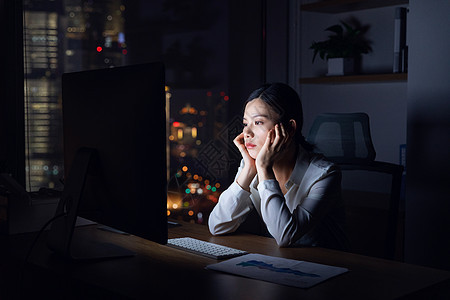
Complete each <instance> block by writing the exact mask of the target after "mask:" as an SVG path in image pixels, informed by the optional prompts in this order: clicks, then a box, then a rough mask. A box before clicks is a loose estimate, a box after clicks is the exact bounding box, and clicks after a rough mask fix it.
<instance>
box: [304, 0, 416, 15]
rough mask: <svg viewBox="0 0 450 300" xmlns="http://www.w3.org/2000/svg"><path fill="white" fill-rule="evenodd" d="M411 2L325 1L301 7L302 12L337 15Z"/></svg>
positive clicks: (396, 0)
mask: <svg viewBox="0 0 450 300" xmlns="http://www.w3.org/2000/svg"><path fill="white" fill-rule="evenodd" d="M408 3H409V0H323V1H319V2H314V3H309V4H303V5H301V8H300V9H301V10H302V11H312V12H321V13H329V14H337V13H343V12H348V11H355V10H363V9H371V8H378V7H385V6H394V5H402V4H408Z"/></svg>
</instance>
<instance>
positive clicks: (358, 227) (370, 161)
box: [307, 113, 403, 259]
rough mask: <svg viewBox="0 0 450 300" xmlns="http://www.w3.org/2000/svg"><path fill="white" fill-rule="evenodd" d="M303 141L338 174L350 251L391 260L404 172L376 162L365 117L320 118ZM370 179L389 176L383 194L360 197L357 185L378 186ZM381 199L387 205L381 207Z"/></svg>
mask: <svg viewBox="0 0 450 300" xmlns="http://www.w3.org/2000/svg"><path fill="white" fill-rule="evenodd" d="M307 141H308V142H310V143H311V144H313V145H314V146H315V152H318V153H322V154H324V155H325V156H326V157H327V158H328V159H329V160H331V161H333V162H335V163H337V164H338V165H339V166H340V168H341V170H342V171H343V173H342V176H343V183H342V190H343V198H344V202H345V205H346V214H347V233H348V234H349V238H350V243H351V244H352V245H351V246H352V249H351V250H352V251H353V252H356V253H360V254H365V255H371V256H379V257H384V258H388V259H393V258H395V255H396V253H395V251H396V245H397V244H398V243H397V239H398V238H397V227H398V215H399V202H400V187H401V181H402V172H403V166H401V165H396V164H391V163H386V162H379V161H375V156H376V153H375V149H374V146H373V143H372V138H371V134H370V126H369V116H368V115H367V114H366V113H325V114H320V115H318V116H317V118H316V119H315V120H314V122H313V125H312V126H311V129H310V131H309V134H308V137H307ZM349 171H350V173H349ZM351 171H356V172H358V175H357V177H358V180H354V178H355V177H354V176H353V175H351V173H353V172H351ZM367 172H368V173H367ZM369 173H373V174H380V176H382V177H383V176H386V175H388V176H390V183H389V182H388V183H387V184H385V186H386V189H385V190H386V191H387V192H385V191H383V192H380V190H381V189H380V190H377V192H373V191H363V189H362V188H361V184H360V183H358V182H357V181H360V180H363V181H364V182H365V183H366V184H369V185H374V184H379V182H378V180H379V179H374V177H373V175H370V174H369ZM383 174H384V175H383ZM386 199H387V205H382V203H384V202H385V201H386ZM374 203H376V205H374ZM376 235H378V236H376ZM380 235H381V236H380Z"/></svg>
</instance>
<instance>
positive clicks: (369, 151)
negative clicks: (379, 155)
mask: <svg viewBox="0 0 450 300" xmlns="http://www.w3.org/2000/svg"><path fill="white" fill-rule="evenodd" d="M307 140H308V142H310V143H311V144H313V145H314V146H315V148H316V152H319V153H323V154H324V155H325V156H326V157H327V158H328V159H330V160H331V161H334V162H337V163H348V164H358V163H368V162H371V161H374V160H375V155H376V153H375V149H374V147H373V144H372V138H371V135H370V126H369V116H368V115H367V114H366V113H325V114H320V115H318V116H317V118H316V119H315V120H314V123H313V125H312V126H311V129H310V131H309V134H308V137H307Z"/></svg>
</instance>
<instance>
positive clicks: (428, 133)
mask: <svg viewBox="0 0 450 300" xmlns="http://www.w3.org/2000/svg"><path fill="white" fill-rule="evenodd" d="M409 3H410V5H409V7H410V13H409V21H408V32H409V33H408V34H409V36H408V38H409V74H408V128H407V130H408V132H407V144H408V146H407V147H408V148H407V189H406V216H405V218H406V221H405V226H406V227H405V260H406V262H408V263H414V264H422V265H427V266H432V267H437V268H445V269H450V255H449V253H450V181H449V180H450V176H449V172H450V84H449V80H450V68H449V67H450V57H449V54H448V49H450V18H449V17H448V12H449V11H450V2H449V1H440V0H432V1H422V0H410V1H409Z"/></svg>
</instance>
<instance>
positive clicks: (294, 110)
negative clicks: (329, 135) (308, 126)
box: [244, 83, 314, 151]
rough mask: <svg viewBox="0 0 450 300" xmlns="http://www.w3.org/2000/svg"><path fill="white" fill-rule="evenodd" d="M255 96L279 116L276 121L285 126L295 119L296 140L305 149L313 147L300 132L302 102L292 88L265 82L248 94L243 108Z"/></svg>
mask: <svg viewBox="0 0 450 300" xmlns="http://www.w3.org/2000/svg"><path fill="white" fill-rule="evenodd" d="M257 98H259V99H261V100H262V101H264V102H265V103H266V104H268V105H269V106H270V107H271V108H272V109H273V110H274V111H275V112H276V113H277V114H278V115H279V116H280V119H279V120H278V121H279V122H280V123H282V124H283V125H284V126H286V127H287V128H289V127H288V126H290V125H289V120H291V119H293V120H295V122H296V123H297V129H296V131H295V140H296V142H297V143H299V144H300V145H301V146H302V147H303V148H305V150H307V151H312V150H313V149H314V146H313V145H311V144H310V143H308V142H307V141H306V140H305V137H304V136H303V134H302V128H303V108H302V102H301V100H300V97H299V96H298V94H297V92H296V91H295V90H294V89H293V88H291V87H290V86H289V85H287V84H284V83H266V84H264V85H262V86H261V87H259V88H258V89H256V90H255V91H253V92H252V93H251V94H250V96H249V97H248V98H247V101H245V104H244V109H245V105H246V104H247V103H248V102H250V101H252V100H254V99H257Z"/></svg>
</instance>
